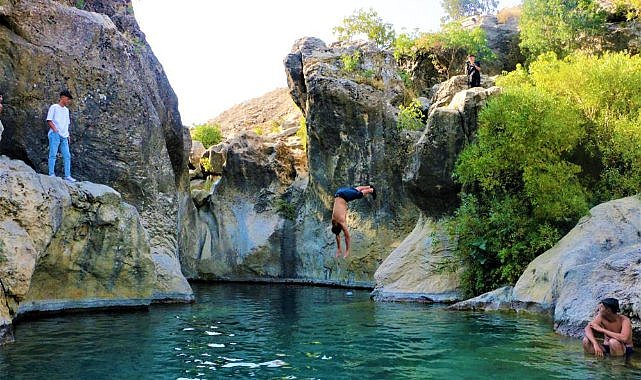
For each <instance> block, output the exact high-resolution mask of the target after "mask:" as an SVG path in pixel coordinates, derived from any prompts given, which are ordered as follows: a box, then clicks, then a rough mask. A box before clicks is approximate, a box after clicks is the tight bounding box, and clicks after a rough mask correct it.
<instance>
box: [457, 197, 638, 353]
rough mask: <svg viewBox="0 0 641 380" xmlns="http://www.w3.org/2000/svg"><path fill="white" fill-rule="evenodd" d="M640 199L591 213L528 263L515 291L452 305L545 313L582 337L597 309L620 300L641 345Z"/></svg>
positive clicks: (563, 328)
mask: <svg viewBox="0 0 641 380" xmlns="http://www.w3.org/2000/svg"><path fill="white" fill-rule="evenodd" d="M639 275H641V200H640V199H639V197H628V198H622V199H617V200H614V201H610V202H606V203H603V204H600V205H598V206H596V207H594V208H593V209H591V210H590V213H589V215H588V216H587V217H585V218H583V219H581V220H580V221H579V223H578V224H577V225H576V227H574V228H573V229H572V230H571V231H570V232H569V233H568V234H567V235H566V236H564V237H563V239H561V240H560V241H559V242H558V243H557V244H556V246H554V247H553V248H551V249H550V250H548V251H547V252H545V253H544V254H542V255H541V256H539V257H537V258H536V259H534V261H532V262H531V263H530V265H528V267H527V268H526V269H525V271H524V272H523V275H521V277H520V278H519V280H518V281H517V283H516V285H514V288H509V289H502V290H500V291H495V292H493V293H491V294H490V293H488V294H486V295H482V296H479V297H477V298H475V299H472V300H468V301H465V302H462V303H461V304H459V305H455V307H456V308H458V309H469V308H474V309H495V308H499V309H515V310H522V309H526V310H534V311H538V312H547V313H550V314H551V315H553V317H554V328H555V330H556V331H557V332H560V333H562V334H566V335H571V336H581V334H582V331H583V328H584V327H585V326H586V324H587V323H588V322H589V321H591V320H592V318H594V315H595V309H596V306H597V305H598V304H599V302H600V301H601V300H602V299H604V298H608V297H614V298H617V299H619V303H620V305H621V311H622V313H624V314H626V315H628V316H629V317H630V319H631V320H632V327H633V333H634V340H635V342H637V343H639V342H641V322H640V318H639V315H640V313H641V298H640V297H639V295H640V294H641V289H640V288H639V287H640V283H639V280H638V279H639Z"/></svg>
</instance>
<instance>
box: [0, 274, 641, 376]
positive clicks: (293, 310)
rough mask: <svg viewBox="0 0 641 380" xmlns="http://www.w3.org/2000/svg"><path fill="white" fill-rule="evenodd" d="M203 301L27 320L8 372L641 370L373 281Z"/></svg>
mask: <svg viewBox="0 0 641 380" xmlns="http://www.w3.org/2000/svg"><path fill="white" fill-rule="evenodd" d="M194 291H195V292H196V299H197V303H195V304H192V305H173V306H172V305H170V306H154V307H152V308H151V309H150V310H149V311H133V312H126V313H115V312H110V313H83V314H72V315H66V316H58V317H49V318H44V319H39V320H35V321H24V322H22V323H21V324H19V325H18V326H17V327H16V331H15V336H16V343H14V344H10V345H7V346H4V347H0V378H2V379H47V380H53V379H91V380H97V379H179V378H183V379H219V378H233V379H359V380H361V379H431V378H439V379H601V378H604V379H605V378H618V379H626V378H627V379H639V378H641V358H637V357H633V358H632V359H630V360H628V361H625V360H623V359H609V358H608V359H605V360H597V359H595V358H592V357H586V356H584V355H583V353H582V352H581V345H580V342H579V341H578V340H576V339H569V338H564V337H560V336H557V335H555V334H554V333H552V328H551V323H550V321H548V320H545V319H539V318H533V317H525V316H521V315H514V314H496V313H489V314H481V313H468V312H451V311H447V310H445V309H444V308H443V307H441V306H426V305H419V304H400V303H374V302H372V301H370V299H369V294H368V292H366V291H358V290H353V291H349V290H345V289H331V288H317V287H300V286H287V285H244V284H213V285H211V284H208V285H204V284H195V285H194Z"/></svg>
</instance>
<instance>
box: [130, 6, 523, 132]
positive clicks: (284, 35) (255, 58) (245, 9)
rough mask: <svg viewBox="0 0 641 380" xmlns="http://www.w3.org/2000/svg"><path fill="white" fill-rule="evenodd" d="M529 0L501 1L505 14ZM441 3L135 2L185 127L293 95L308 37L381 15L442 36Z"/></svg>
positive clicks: (327, 36)
mask: <svg viewBox="0 0 641 380" xmlns="http://www.w3.org/2000/svg"><path fill="white" fill-rule="evenodd" d="M520 3H521V0H500V5H499V8H502V7H504V6H512V5H515V4H520ZM440 4H441V0H396V1H390V0H324V1H322V2H318V1H306V0H302V1H301V0H271V1H265V0H180V1H176V0H133V6H134V12H135V15H136V19H137V20H138V23H139V25H140V28H141V29H142V31H143V32H144V33H145V35H146V37H147V42H149V44H150V45H151V48H152V49H153V51H154V53H155V54H156V57H157V58H158V60H159V61H160V63H161V64H162V65H163V68H164V69H165V72H166V74H167V77H168V78H169V82H170V84H171V86H172V88H173V89H174V91H175V92H176V95H177V96H178V104H179V110H180V114H181V118H182V122H183V124H184V125H193V124H198V123H203V122H206V121H207V120H209V119H213V118H214V117H215V116H217V115H218V114H220V113H221V112H223V111H225V110H226V109H228V108H230V107H231V106H233V105H235V104H238V103H241V102H243V101H245V100H249V99H251V98H255V97H258V96H261V95H263V94H264V93H267V92H269V91H271V90H274V89H276V88H278V87H287V79H286V76H285V69H284V66H283V59H284V58H285V56H286V55H287V54H288V53H289V52H290V51H291V48H292V45H293V44H294V42H295V41H296V40H297V39H299V38H301V37H318V38H320V39H322V40H323V41H325V42H326V43H331V42H333V41H335V38H334V35H333V33H332V28H334V27H335V26H337V25H339V24H340V23H341V21H342V20H343V18H345V17H347V16H349V15H351V14H352V13H354V11H356V10H358V9H361V8H365V9H368V8H373V9H374V10H376V11H377V12H378V14H379V16H381V18H382V19H383V20H384V21H385V22H387V23H391V24H392V25H393V26H394V29H395V30H396V31H397V32H402V31H403V30H406V31H413V30H415V29H418V30H419V31H423V32H427V31H436V30H438V27H439V25H440V20H441V17H443V11H442V9H441V5H440Z"/></svg>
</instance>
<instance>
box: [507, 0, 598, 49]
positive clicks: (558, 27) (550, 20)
mask: <svg viewBox="0 0 641 380" xmlns="http://www.w3.org/2000/svg"><path fill="white" fill-rule="evenodd" d="M605 22H606V15H605V12H604V11H603V9H602V8H601V6H600V5H599V4H598V1H597V0H569V1H568V0H524V1H523V11H522V14H521V19H520V22H519V25H520V30H521V44H520V46H521V49H522V50H523V51H524V53H525V54H526V56H527V57H529V60H533V59H535V58H536V57H538V56H539V55H540V54H542V53H545V52H548V51H552V52H555V53H556V54H557V55H559V56H560V57H564V56H566V55H568V54H570V53H572V52H573V51H574V50H576V49H585V50H588V51H592V50H593V49H595V48H598V47H599V46H600V45H601V44H600V43H599V39H600V38H601V37H602V36H603V35H604V34H605V33H606V31H605Z"/></svg>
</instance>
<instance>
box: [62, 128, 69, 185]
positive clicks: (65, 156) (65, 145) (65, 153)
mask: <svg viewBox="0 0 641 380" xmlns="http://www.w3.org/2000/svg"><path fill="white" fill-rule="evenodd" d="M60 150H61V151H62V163H63V164H64V168H65V178H67V177H71V153H70V152H69V139H68V138H63V137H61V138H60Z"/></svg>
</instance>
